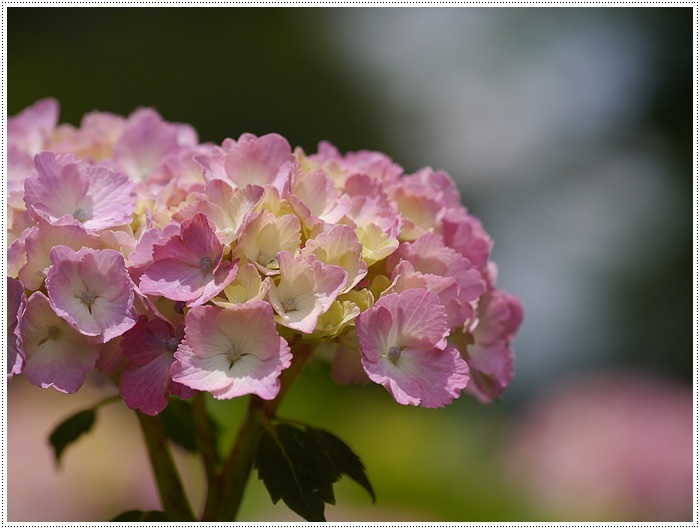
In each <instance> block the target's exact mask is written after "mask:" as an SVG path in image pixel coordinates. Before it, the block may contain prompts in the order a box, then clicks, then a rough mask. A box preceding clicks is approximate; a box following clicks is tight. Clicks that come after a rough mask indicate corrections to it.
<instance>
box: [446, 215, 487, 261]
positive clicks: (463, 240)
mask: <svg viewBox="0 0 700 529" xmlns="http://www.w3.org/2000/svg"><path fill="white" fill-rule="evenodd" d="M442 238H443V240H444V241H445V244H446V245H447V246H449V247H451V248H454V249H455V250H457V251H458V252H459V253H460V254H462V255H463V256H464V257H466V258H467V259H469V261H470V262H471V263H472V264H473V265H474V266H476V267H477V268H483V267H485V266H486V263H487V262H488V259H489V254H490V253H491V248H492V247H493V241H492V240H491V238H490V237H489V236H488V234H487V233H486V232H485V231H484V228H483V227H482V226H481V223H480V222H479V220H478V219H476V218H475V217H473V216H471V215H468V214H467V213H466V210H465V209H464V208H462V207H461V206H460V207H455V208H452V209H451V210H449V211H448V212H447V214H446V215H445V217H444V218H443V219H442Z"/></svg>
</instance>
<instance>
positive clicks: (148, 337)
mask: <svg viewBox="0 0 700 529" xmlns="http://www.w3.org/2000/svg"><path fill="white" fill-rule="evenodd" d="M184 337H185V327H184V325H178V327H177V328H174V327H173V326H172V325H171V324H170V323H169V322H167V321H165V320H162V319H160V318H154V319H150V320H149V319H148V317H147V316H145V315H141V316H139V320H138V322H137V324H136V325H135V326H134V327H132V328H131V329H129V330H128V331H127V332H126V333H124V337H123V338H122V340H121V342H120V347H121V349H122V351H123V352H124V355H125V356H126V358H127V359H128V360H129V362H128V364H127V365H126V366H125V367H124V369H123V371H122V373H121V376H120V378H119V387H120V388H121V394H122V397H124V401H125V402H126V405H127V406H129V408H131V409H138V410H141V411H142V412H143V413H146V414H148V415H157V414H159V413H160V412H161V411H163V410H164V409H165V408H166V406H167V405H168V395H170V394H171V393H172V394H175V395H178V396H179V397H182V398H189V397H191V396H192V395H193V394H194V393H195V392H194V390H192V389H190V388H188V387H187V386H183V385H182V384H179V383H177V382H174V381H173V380H171V378H170V367H171V366H172V364H173V362H174V361H175V351H177V348H178V347H179V346H180V343H181V342H182V340H183V339H184Z"/></svg>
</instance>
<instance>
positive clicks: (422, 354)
mask: <svg viewBox="0 0 700 529" xmlns="http://www.w3.org/2000/svg"><path fill="white" fill-rule="evenodd" d="M355 328H356V330H357V336H358V338H359V340H360V347H361V348H362V365H363V367H364V369H365V371H366V373H367V376H369V378H370V379H371V380H372V381H373V382H376V383H377V384H381V385H383V386H384V387H385V388H386V389H387V390H388V391H389V393H391V395H392V396H393V397H394V399H396V401H397V402H398V403H400V404H411V405H413V406H418V405H420V406H422V407H424V408H441V407H443V406H445V405H446V404H449V403H450V402H452V401H453V400H454V399H456V398H457V397H458V396H459V394H460V392H461V390H462V389H464V388H465V387H466V386H467V383H468V381H469V367H468V366H467V363H466V362H465V361H464V360H463V359H462V358H460V356H459V352H458V351H457V350H456V349H455V348H453V347H450V346H448V345H447V340H446V336H447V335H448V328H447V314H446V313H445V307H443V306H442V305H440V298H439V297H438V296H437V294H435V293H433V292H429V291H427V290H424V289H409V290H406V291H404V292H402V293H400V294H390V295H388V296H386V297H384V298H382V299H380V300H379V301H378V302H377V304H376V305H375V306H374V307H373V308H371V309H369V310H367V311H365V312H363V313H362V314H360V315H359V316H358V317H357V320H356V322H355Z"/></svg>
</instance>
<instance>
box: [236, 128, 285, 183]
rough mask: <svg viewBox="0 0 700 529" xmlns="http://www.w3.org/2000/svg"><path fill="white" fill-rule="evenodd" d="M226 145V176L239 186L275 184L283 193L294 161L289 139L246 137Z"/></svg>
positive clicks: (280, 137)
mask: <svg viewBox="0 0 700 529" xmlns="http://www.w3.org/2000/svg"><path fill="white" fill-rule="evenodd" d="M227 146H228V147H229V148H228V149H226V150H227V152H226V161H225V167H226V173H227V176H228V178H229V179H230V180H231V181H232V182H233V183H234V184H236V186H238V187H243V186H245V185H247V184H256V185H262V186H264V185H273V186H274V187H276V188H277V189H278V190H279V191H280V192H282V191H283V189H284V187H285V185H286V182H287V180H288V178H289V170H290V169H291V167H288V164H289V163H291V162H292V161H293V160H294V157H293V156H292V148H291V147H290V145H289V142H287V140H285V139H284V138H283V137H282V136H280V135H278V134H266V135H265V136H261V137H259V138H256V137H255V136H253V135H252V134H243V135H242V136H241V137H240V138H239V139H238V142H236V143H235V144H234V143H229V144H228V145H227ZM285 172H286V174H285Z"/></svg>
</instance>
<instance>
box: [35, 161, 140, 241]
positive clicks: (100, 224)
mask: <svg viewBox="0 0 700 529" xmlns="http://www.w3.org/2000/svg"><path fill="white" fill-rule="evenodd" d="M34 164H35V166H36V171H37V174H36V175H35V176H32V177H30V178H28V179H27V180H26V181H25V183H24V201H25V202H26V203H27V210H28V211H29V212H30V213H32V214H33V215H35V216H37V217H40V218H43V219H45V220H46V221H48V222H50V223H51V224H55V225H65V224H75V223H79V224H81V225H83V226H84V227H85V228H86V229H89V230H100V229H104V228H111V227H114V226H123V225H126V224H130V223H131V214H132V213H133V212H134V210H135V209H136V194H135V193H134V191H133V188H134V184H133V183H132V182H131V181H130V180H129V178H128V177H127V176H126V175H125V174H124V173H121V172H119V171H116V170H114V169H112V168H110V167H108V166H106V165H90V164H87V163H85V162H83V161H81V160H79V159H77V158H76V157H75V156H73V155H71V154H66V155H61V154H59V155H56V154H54V153H52V152H49V151H45V152H42V153H39V154H37V155H36V157H35V158H34Z"/></svg>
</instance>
